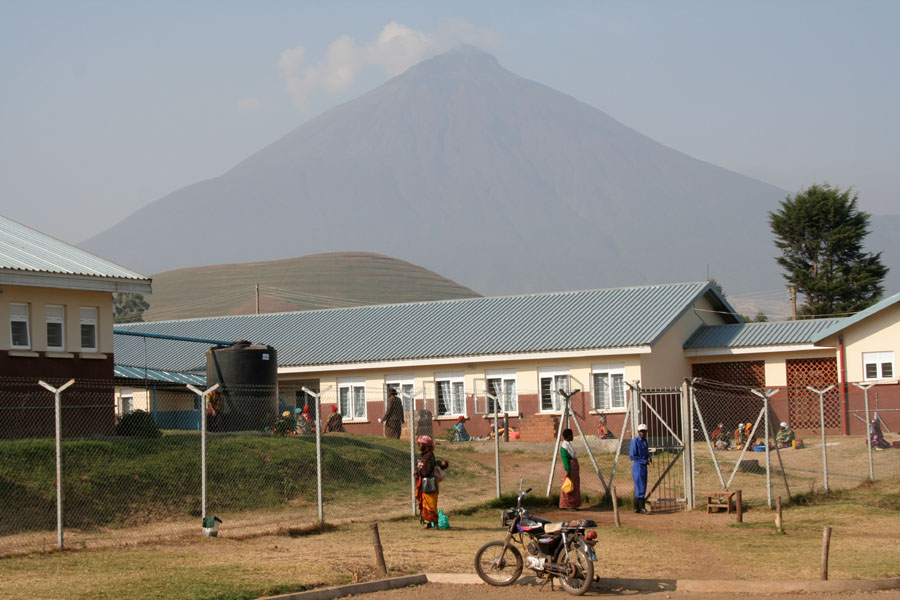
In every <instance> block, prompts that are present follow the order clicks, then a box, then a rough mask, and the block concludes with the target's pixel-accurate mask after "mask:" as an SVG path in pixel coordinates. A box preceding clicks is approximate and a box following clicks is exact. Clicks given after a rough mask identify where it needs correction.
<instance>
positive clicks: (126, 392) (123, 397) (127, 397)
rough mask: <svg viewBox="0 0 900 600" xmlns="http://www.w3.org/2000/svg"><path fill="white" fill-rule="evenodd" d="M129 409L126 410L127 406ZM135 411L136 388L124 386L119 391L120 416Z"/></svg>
mask: <svg viewBox="0 0 900 600" xmlns="http://www.w3.org/2000/svg"><path fill="white" fill-rule="evenodd" d="M127 405H130V406H128V410H126V406H127ZM133 412H134V390H133V389H130V388H122V390H121V391H120V392H119V417H124V416H125V415H130V414H131V413H133Z"/></svg>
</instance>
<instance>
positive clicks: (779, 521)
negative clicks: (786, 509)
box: [775, 496, 784, 533]
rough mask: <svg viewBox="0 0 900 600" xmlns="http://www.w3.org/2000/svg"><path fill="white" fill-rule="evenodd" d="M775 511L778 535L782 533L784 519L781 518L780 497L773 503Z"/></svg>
mask: <svg viewBox="0 0 900 600" xmlns="http://www.w3.org/2000/svg"><path fill="white" fill-rule="evenodd" d="M775 507H776V510H777V511H778V513H777V515H776V516H775V527H777V528H778V533H784V519H783V518H782V516H781V496H778V501H777V502H776V503H775Z"/></svg>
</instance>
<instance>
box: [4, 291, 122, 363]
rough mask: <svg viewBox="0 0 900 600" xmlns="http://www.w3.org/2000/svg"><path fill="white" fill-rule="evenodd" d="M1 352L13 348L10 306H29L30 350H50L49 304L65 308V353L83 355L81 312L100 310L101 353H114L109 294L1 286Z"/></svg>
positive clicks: (98, 337) (99, 334) (98, 332)
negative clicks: (86, 308) (89, 308)
mask: <svg viewBox="0 0 900 600" xmlns="http://www.w3.org/2000/svg"><path fill="white" fill-rule="evenodd" d="M0 290H2V292H3V293H2V294H0V350H9V349H10V345H11V339H10V328H9V305H10V303H23V302H24V303H27V304H28V319H29V323H28V328H29V332H30V335H31V350H33V351H35V352H44V351H46V350H47V321H46V307H47V305H48V304H56V305H62V306H65V307H66V309H65V310H66V313H65V314H66V316H65V338H66V339H65V351H66V352H81V321H80V319H81V316H80V308H81V307H82V306H84V307H89V306H93V307H97V334H98V335H97V339H98V348H97V352H99V353H108V354H111V353H112V351H113V332H112V330H113V327H112V326H113V323H112V319H113V304H112V294H111V293H109V292H92V291H81V290H65V289H59V288H43V287H29V286H15V285H4V286H0Z"/></svg>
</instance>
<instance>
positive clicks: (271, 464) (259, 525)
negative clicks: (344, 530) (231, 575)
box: [0, 367, 900, 554]
mask: <svg viewBox="0 0 900 600" xmlns="http://www.w3.org/2000/svg"><path fill="white" fill-rule="evenodd" d="M118 368H119V367H117V369H118ZM151 371H152V369H146V370H143V372H142V374H141V378H137V377H135V376H134V374H129V373H128V372H123V373H121V374H120V375H119V376H118V377H117V378H115V379H110V380H81V379H78V380H75V381H74V383H71V384H69V387H67V388H65V389H61V388H63V386H65V385H67V384H68V380H62V379H54V378H46V379H43V380H38V379H25V378H13V377H3V378H0V554H9V553H17V552H28V551H32V550H36V549H37V550H41V549H50V548H54V547H56V546H57V545H58V544H59V535H60V532H62V533H63V534H64V544H65V547H68V548H73V547H74V548H80V547H86V548H89V547H101V546H110V545H121V544H126V545H127V544H131V543H140V542H145V541H156V540H162V539H173V538H174V539H177V538H180V537H186V536H196V535H199V533H200V532H199V529H200V526H201V517H203V516H204V515H206V516H216V517H218V518H219V519H221V521H222V522H223V523H222V528H223V531H224V532H227V533H224V534H223V535H228V536H229V537H239V536H251V535H258V534H261V533H267V532H275V531H288V532H290V531H295V530H303V529H304V528H309V527H315V526H317V524H318V523H319V522H321V521H322V520H323V519H324V520H326V521H329V522H340V521H342V520H346V519H352V520H372V519H381V518H385V517H390V516H404V515H413V514H415V506H416V505H415V501H414V496H413V490H414V477H413V470H414V468H415V465H416V460H417V458H418V449H417V447H416V445H415V439H416V437H417V436H418V435H422V434H425V435H431V436H432V437H433V438H434V439H435V441H436V442H437V449H436V454H437V456H438V458H443V459H447V460H449V461H450V463H451V467H450V469H449V471H448V474H447V479H446V480H445V482H444V483H443V485H442V486H441V493H440V506H441V507H442V508H444V509H445V510H451V509H454V508H458V507H462V506H470V505H473V504H477V503H479V502H483V501H485V500H488V499H490V498H494V497H496V496H497V495H498V493H501V494H505V495H506V494H513V493H515V492H517V491H518V490H520V489H523V488H528V487H531V488H534V489H535V490H540V491H541V492H543V491H544V490H545V489H546V490H549V493H550V494H551V495H555V494H557V493H558V492H559V485H560V484H561V481H562V471H561V466H560V464H559V461H556V464H555V465H554V458H555V457H557V456H558V446H557V444H556V441H557V439H558V436H559V432H560V429H561V428H563V427H570V428H572V429H573V430H575V435H576V440H575V442H574V443H575V447H576V448H577V451H578V458H579V462H580V465H581V490H582V493H583V494H584V495H585V497H586V505H587V506H591V505H594V504H595V503H596V502H598V501H600V499H601V498H602V496H603V495H604V494H606V493H607V491H608V489H609V488H610V487H615V489H616V491H617V494H618V496H619V497H629V496H631V495H632V494H633V483H632V477H631V461H630V460H629V458H628V451H629V446H630V442H631V440H632V438H633V436H634V431H635V428H636V426H637V424H638V423H640V422H645V423H647V424H648V426H649V428H650V432H649V436H648V437H649V441H650V445H651V448H652V451H653V453H654V454H653V456H654V463H653V467H652V469H651V473H650V479H651V480H652V481H650V482H649V483H650V485H649V486H648V491H649V492H650V493H649V494H648V497H649V498H650V500H651V503H655V504H651V506H653V508H654V509H666V508H672V507H673V506H679V507H680V506H683V505H685V504H686V505H688V506H690V505H691V501H692V500H696V501H697V503H698V505H702V502H703V494H704V492H713V491H717V490H721V489H722V488H723V486H724V487H727V488H728V489H730V490H734V489H742V491H743V494H744V498H745V500H746V501H750V502H760V503H761V502H766V501H767V500H768V499H769V498H771V497H777V496H784V497H786V496H788V495H789V494H788V491H787V488H789V489H790V494H798V493H804V492H808V491H810V490H812V489H821V488H823V487H824V485H825V478H826V473H827V479H828V484H829V486H830V487H831V488H844V487H850V486H853V485H856V484H858V483H860V482H862V481H865V480H866V479H868V478H869V477H870V473H871V476H872V477H874V478H877V479H881V478H889V477H897V476H900V450H897V449H895V448H893V447H890V446H891V444H892V443H893V442H894V441H895V440H897V439H898V435H897V433H896V432H897V430H898V429H900V410H897V409H898V408H900V405H898V404H897V401H896V397H895V396H893V395H891V393H890V392H891V391H892V389H891V390H886V389H885V388H884V387H883V386H877V387H875V388H871V389H862V388H861V387H857V386H855V385H850V386H848V391H847V395H846V402H847V408H848V412H847V413H846V414H847V415H848V417H849V429H850V435H849V436H844V435H841V431H840V429H838V428H833V427H828V426H827V423H826V428H825V429H824V432H825V444H826V445H825V446H822V444H821V440H822V431H823V430H822V429H821V428H818V429H809V428H807V429H801V428H796V429H792V433H793V440H790V441H791V442H793V443H784V440H783V439H781V438H779V437H778V435H779V429H781V428H780V427H779V424H780V423H781V422H782V421H784V422H789V419H790V414H791V413H790V406H789V405H790V402H791V401H793V399H792V398H791V397H790V395H789V394H788V393H787V392H786V391H785V390H775V392H776V393H774V394H772V393H771V392H772V391H773V390H768V391H763V390H762V389H756V388H753V387H749V386H736V385H730V384H722V383H720V382H715V381H712V380H702V379H696V380H694V381H693V382H692V385H691V386H690V387H689V388H686V389H688V395H687V397H685V395H684V393H683V392H682V389H679V388H673V389H655V390H646V389H641V388H640V386H638V385H637V384H631V385H630V386H625V390H624V393H623V400H622V401H621V402H619V406H617V407H616V409H617V410H613V411H610V410H603V408H604V404H603V403H602V402H601V401H600V400H598V399H597V395H598V393H597V392H598V390H603V391H606V392H608V391H609V390H608V388H599V387H598V389H597V390H595V389H594V387H593V386H592V387H591V388H589V389H588V390H587V391H583V390H580V388H579V387H578V386H577V385H571V386H570V387H568V388H563V387H560V388H558V389H557V390H555V391H556V393H557V394H558V397H557V398H556V399H555V400H554V397H553V396H552V395H551V394H550V392H551V390H550V389H544V388H538V389H528V388H524V387H520V388H519V389H516V390H515V391H514V392H513V390H512V389H510V388H508V387H507V388H506V389H504V388H503V386H502V383H501V385H500V386H496V385H494V387H493V388H488V387H487V386H485V388H484V389H483V393H484V394H485V395H484V396H483V398H482V400H479V398H478V394H468V395H463V397H462V398H455V397H454V393H455V390H454V389H453V386H452V382H451V383H450V385H444V386H443V389H440V388H439V387H438V386H437V385H431V386H428V385H425V386H420V387H419V388H414V387H405V386H404V385H402V382H386V383H385V384H384V385H378V386H372V385H371V384H367V383H365V381H362V382H360V383H359V385H355V384H354V383H353V382H349V383H346V384H345V383H341V384H340V385H337V386H334V387H328V386H325V388H324V389H319V387H318V386H317V385H315V386H313V387H310V386H311V385H312V384H311V383H310V382H303V381H301V380H298V381H296V382H291V381H282V382H280V383H279V385H278V386H274V387H273V386H239V385H238V386H234V385H232V386H230V387H228V388H224V387H223V388H215V389H212V388H211V387H209V388H208V387H207V386H206V384H205V382H204V381H203V380H202V378H200V379H194V380H191V381H190V382H184V381H176V379H178V377H181V376H185V373H181V374H180V375H178V374H176V373H173V372H170V373H168V375H166V377H168V380H164V379H162V378H161V377H162V376H161V375H160V374H159V373H157V374H156V375H154V374H153V373H152V372H151ZM153 376H159V377H160V378H158V379H156V380H151V379H150V377H153ZM194 376H195V377H200V376H199V375H198V374H194ZM40 381H43V383H44V384H46V386H44V385H42V384H41V383H40ZM553 383H556V381H554V382H553ZM863 387H865V386H863ZM360 388H361V389H360ZM59 389H61V391H60V393H59V394H58V395H59V410H58V411H57V410H56V408H55V402H56V396H57V394H55V393H54V392H53V390H59ZM389 389H395V390H396V391H397V392H398V402H399V403H400V409H399V410H400V412H399V414H402V422H399V423H398V422H396V421H397V419H396V418H395V417H396V415H397V413H396V412H395V413H392V414H393V415H394V417H393V418H392V417H391V416H390V415H389V413H391V402H392V401H391V400H390V399H389V398H390V394H389V393H388V390H389ZM570 390H571V391H570ZM824 393H825V394H827V393H828V392H824ZM488 394H489V395H488ZM498 394H499V395H498ZM367 398H368V399H377V401H374V402H373V401H368V402H366V399H367ZM382 399H384V400H383V402H382ZM807 400H808V399H805V398H804V399H802V401H804V402H806V401H807ZM488 401H490V402H488ZM825 401H827V398H826V397H824V395H823V402H825ZM361 402H362V404H360V403H361ZM454 402H462V403H463V408H462V410H464V411H465V412H466V413H467V414H468V415H469V419H468V420H465V421H463V422H462V424H461V425H462V428H465V427H466V426H468V428H469V433H470V436H469V437H470V441H468V442H462V441H453V440H456V439H459V437H460V434H461V431H460V430H459V429H457V427H456V425H457V424H458V419H457V417H456V416H454V415H453V414H452V413H454V412H457V411H459V410H460V407H459V406H455V407H454V404H453V403H454ZM491 402H496V404H491ZM543 402H546V404H547V406H548V408H550V409H551V410H549V411H541V410H540V409H541V408H542V403H543ZM529 403H530V404H529ZM566 406H568V414H566V410H565V408H566ZM766 406H768V410H766ZM488 408H495V409H496V410H495V411H492V412H491V413H490V414H489V413H488V410H487V409H488ZM501 408H502V409H503V410H504V414H505V416H503V415H501V413H500V409H501ZM554 408H557V409H562V410H561V411H560V410H552V409H554ZM510 409H512V410H510ZM446 413H451V414H446ZM479 413H482V414H479ZM876 413H877V414H876ZM57 415H59V426H60V429H59V432H60V440H59V460H58V461H57V444H56V441H55V435H56V432H57ZM495 419H496V422H497V430H498V433H500V438H501V439H499V440H497V439H492V437H491V434H492V433H493V430H494V421H495ZM767 420H768V425H769V430H768V436H766V429H765V427H766V421H767ZM387 421H393V422H387ZM867 422H868V424H867ZM686 423H690V424H691V427H689V428H688V427H684V425H683V424H686ZM739 423H740V424H743V427H741V428H739V427H738V426H737V425H738V424H739ZM747 423H750V425H751V427H750V430H749V432H748V431H747V426H746V424H747ZM873 423H875V424H876V425H877V428H875V426H874V425H873ZM869 427H872V428H873V431H872V433H874V434H875V435H876V436H877V435H879V434H880V436H881V442H880V445H881V446H883V447H884V449H883V450H878V449H875V448H870V445H869V444H868V440H869V439H871V437H872V436H871V435H870V434H869V432H868V428H869ZM875 429H877V432H876V431H875ZM504 430H505V431H504ZM741 431H743V433H742V432H741ZM504 433H508V434H510V441H505V438H504ZM520 434H522V435H521V436H520ZM525 434H528V435H525ZM767 437H768V440H769V442H768V444H766V443H765V440H766V438H767ZM516 438H519V439H516ZM522 438H527V439H522ZM776 445H779V446H784V447H778V448H777V449H776ZM798 445H799V446H803V447H802V448H800V447H796V446H798ZM766 446H768V448H769V458H770V460H769V469H768V471H767V469H766V460H765V457H766V453H765V451H764V450H765V447H766ZM761 447H762V448H761ZM204 450H205V451H204ZM870 456H871V461H872V462H871V470H870V467H869V460H870ZM204 457H205V460H204ZM779 457H780V458H779ZM826 461H827V470H826V469H825V468H824V466H825V462H826ZM204 462H205V468H204ZM57 464H58V465H59V469H60V477H61V478H60V486H59V488H57V485H56V483H57V475H56V470H57ZM598 471H599V473H598ZM204 473H205V475H204ZM767 473H768V476H767ZM204 481H205V485H204ZM57 489H58V490H59V497H57ZM770 490H771V491H770ZM58 499H59V500H61V502H58ZM204 508H205V510H204ZM59 509H61V510H59ZM58 523H61V525H62V527H61V528H58V526H57V524H58Z"/></svg>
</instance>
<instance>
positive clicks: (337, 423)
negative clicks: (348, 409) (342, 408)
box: [325, 406, 346, 433]
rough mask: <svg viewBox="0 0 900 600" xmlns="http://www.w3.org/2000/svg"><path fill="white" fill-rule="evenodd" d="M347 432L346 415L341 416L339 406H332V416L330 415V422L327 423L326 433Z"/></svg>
mask: <svg viewBox="0 0 900 600" xmlns="http://www.w3.org/2000/svg"><path fill="white" fill-rule="evenodd" d="M332 432H334V433H346V432H345V431H344V417H342V416H341V413H339V412H338V407H337V406H332V407H331V416H330V417H328V422H327V423H325V433H332Z"/></svg>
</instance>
